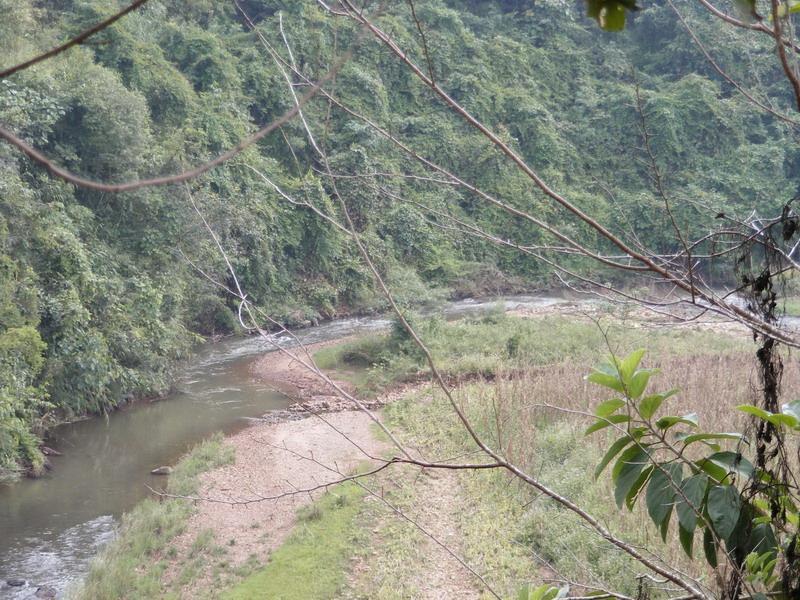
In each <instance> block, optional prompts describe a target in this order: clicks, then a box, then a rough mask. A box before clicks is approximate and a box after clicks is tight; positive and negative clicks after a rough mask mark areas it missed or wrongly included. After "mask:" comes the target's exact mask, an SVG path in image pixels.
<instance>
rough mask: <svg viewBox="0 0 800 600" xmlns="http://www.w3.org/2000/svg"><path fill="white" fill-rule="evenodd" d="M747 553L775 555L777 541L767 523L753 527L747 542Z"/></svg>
mask: <svg viewBox="0 0 800 600" xmlns="http://www.w3.org/2000/svg"><path fill="white" fill-rule="evenodd" d="M747 546H748V547H747V551H748V552H756V553H758V554H766V553H768V552H769V553H777V551H778V540H777V539H776V538H775V534H774V533H773V531H772V526H771V525H770V524H769V523H760V524H758V525H756V526H755V527H753V531H752V532H751V533H750V538H749V539H748V540H747Z"/></svg>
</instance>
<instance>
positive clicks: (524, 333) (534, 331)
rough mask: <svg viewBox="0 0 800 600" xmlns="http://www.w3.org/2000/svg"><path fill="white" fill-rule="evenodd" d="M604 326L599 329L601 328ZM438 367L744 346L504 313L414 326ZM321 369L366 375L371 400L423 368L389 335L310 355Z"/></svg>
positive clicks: (462, 370) (473, 369) (474, 372)
mask: <svg viewBox="0 0 800 600" xmlns="http://www.w3.org/2000/svg"><path fill="white" fill-rule="evenodd" d="M601 327H602V329H601ZM416 328H417V331H418V333H419V334H420V337H421V338H422V339H423V341H424V342H425V344H426V345H427V346H428V348H429V350H430V351H431V353H432V355H433V357H434V359H435V360H436V363H437V366H438V368H439V369H440V370H441V371H442V372H443V373H444V374H445V375H446V376H449V377H455V378H459V377H475V376H484V377H494V376H495V375H497V374H498V373H501V372H504V371H509V370H518V371H523V370H528V369H531V368H533V367H541V366H545V365H552V364H557V363H561V362H564V361H567V360H570V361H575V362H580V361H592V360H595V359H596V358H597V357H599V356H600V355H602V354H607V353H608V351H609V347H608V346H609V344H610V346H611V350H613V351H614V352H615V353H617V354H622V353H624V352H626V351H628V350H630V349H633V348H636V347H640V346H644V347H647V348H649V349H650V350H651V353H652V355H653V356H658V357H664V356H682V357H684V358H690V357H694V356H701V355H707V354H718V355H725V354H730V353H734V352H737V351H741V350H742V349H743V348H746V347H747V344H748V343H747V340H746V339H745V338H744V337H743V336H733V335H727V334H725V333H717V332H711V331H704V330H699V329H675V328H672V329H666V328H647V327H643V326H641V324H639V323H633V322H624V321H619V320H608V323H601V324H600V325H598V324H596V323H594V322H592V321H591V320H589V319H586V318H581V317H580V316H577V317H570V318H567V317H562V316H547V317H542V318H536V319H522V318H518V317H512V316H507V315H504V314H502V313H499V314H490V315H488V316H485V317H481V318H476V319H464V320H460V321H456V322H451V323H448V322H445V321H443V320H441V319H429V320H425V321H420V322H419V323H416ZM315 360H316V361H317V363H318V364H319V366H320V367H321V368H324V369H332V370H341V371H345V372H346V371H348V370H352V369H368V371H367V374H366V375H364V374H363V373H362V374H360V376H359V377H358V378H357V380H355V381H354V383H356V385H357V386H358V387H359V388H360V389H359V391H361V392H367V393H377V392H378V391H380V390H381V389H383V388H384V387H386V386H387V385H390V384H392V383H396V382H402V381H408V380H413V379H417V378H420V377H423V376H425V375H426V374H427V372H428V371H427V365H426V364H425V361H424V357H423V356H422V354H421V353H420V352H419V350H418V348H417V347H416V346H415V344H414V343H413V341H412V340H410V339H408V337H406V336H405V335H403V332H401V331H400V330H399V329H398V328H395V329H394V330H393V332H392V333H389V334H383V335H380V334H376V335H371V336H366V337H363V338H359V339H357V340H353V341H351V342H347V343H345V344H341V345H339V346H333V347H328V348H325V349H323V350H321V351H319V352H318V353H317V354H316V355H315Z"/></svg>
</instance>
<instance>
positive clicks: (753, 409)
mask: <svg viewBox="0 0 800 600" xmlns="http://www.w3.org/2000/svg"><path fill="white" fill-rule="evenodd" d="M736 409H737V410H740V411H742V412H744V413H747V414H748V415H753V416H754V417H758V418H759V419H764V420H765V421H766V420H767V419H769V417H771V416H772V413H771V412H769V411H766V410H764V409H763V408H758V407H757V406H753V405H752V404H740V405H739V406H737V407H736Z"/></svg>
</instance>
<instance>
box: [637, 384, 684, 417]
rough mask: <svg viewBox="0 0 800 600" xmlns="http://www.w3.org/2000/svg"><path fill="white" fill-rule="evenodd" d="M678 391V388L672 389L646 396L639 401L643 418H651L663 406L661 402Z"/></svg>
mask: <svg viewBox="0 0 800 600" xmlns="http://www.w3.org/2000/svg"><path fill="white" fill-rule="evenodd" d="M677 393H678V390H677V389H673V390H670V391H668V392H665V393H663V394H653V395H652V396H645V397H644V398H643V399H642V401H641V402H640V403H639V414H640V415H642V418H643V419H649V418H650V417H652V416H653V415H654V414H656V411H657V410H658V409H659V408H661V404H662V403H663V402H664V400H666V399H667V398H669V397H670V396H673V395H675V394H677Z"/></svg>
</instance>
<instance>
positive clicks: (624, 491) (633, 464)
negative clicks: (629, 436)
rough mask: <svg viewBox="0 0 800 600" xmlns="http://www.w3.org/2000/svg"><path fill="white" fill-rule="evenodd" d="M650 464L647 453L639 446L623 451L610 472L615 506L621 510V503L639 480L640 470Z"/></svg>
mask: <svg viewBox="0 0 800 600" xmlns="http://www.w3.org/2000/svg"><path fill="white" fill-rule="evenodd" d="M648 464H650V458H649V457H648V455H647V452H645V450H644V449H643V448H641V447H639V446H632V447H630V448H628V449H627V450H625V452H623V453H622V455H621V456H620V457H619V460H617V462H616V464H615V465H614V469H613V470H612V472H611V476H612V479H613V481H614V484H615V487H614V499H615V500H616V502H617V506H618V507H619V508H622V503H623V502H625V498H626V497H627V495H628V493H629V492H630V491H631V488H632V487H633V486H634V484H635V483H636V481H637V480H638V479H639V475H641V473H642V470H643V469H644V468H645V467H646V466H647V465H648Z"/></svg>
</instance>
